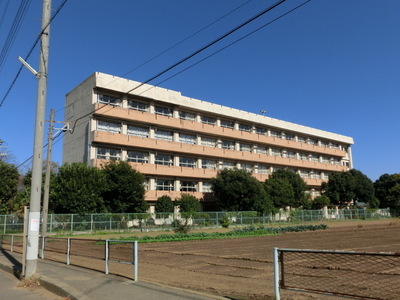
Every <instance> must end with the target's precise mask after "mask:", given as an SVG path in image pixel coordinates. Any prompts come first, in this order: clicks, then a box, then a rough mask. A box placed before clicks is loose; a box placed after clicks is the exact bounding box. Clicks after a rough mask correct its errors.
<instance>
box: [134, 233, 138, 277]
mask: <svg viewBox="0 0 400 300" xmlns="http://www.w3.org/2000/svg"><path fill="white" fill-rule="evenodd" d="M133 264H134V267H133V268H134V274H133V275H134V276H135V277H134V278H135V279H134V280H135V281H138V242H137V241H134V242H133Z"/></svg>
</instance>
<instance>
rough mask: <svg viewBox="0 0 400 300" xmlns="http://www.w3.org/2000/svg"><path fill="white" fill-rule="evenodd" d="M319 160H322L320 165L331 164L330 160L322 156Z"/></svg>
mask: <svg viewBox="0 0 400 300" xmlns="http://www.w3.org/2000/svg"><path fill="white" fill-rule="evenodd" d="M321 158H322V163H324V164H330V163H331V160H330V158H329V157H326V156H322V157H321Z"/></svg>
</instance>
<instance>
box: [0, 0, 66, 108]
mask: <svg viewBox="0 0 400 300" xmlns="http://www.w3.org/2000/svg"><path fill="white" fill-rule="evenodd" d="M67 1H68V0H63V2H62V3H61V4H60V5H59V6H58V8H57V9H56V11H55V13H54V14H53V16H52V17H51V18H50V21H49V23H48V24H47V25H46V26H45V27H44V28H43V29H42V31H41V32H40V34H39V35H38V37H37V38H36V40H35V41H34V43H33V45H32V47H31V49H30V50H29V52H28V54H27V55H26V56H25V58H24V60H25V61H27V60H28V58H29V57H30V56H31V54H32V52H33V50H34V49H35V47H36V45H37V44H38V42H39V41H40V37H41V35H42V34H43V32H44V31H45V30H46V29H47V27H48V26H49V25H50V24H51V22H52V21H53V20H54V19H55V18H56V16H57V15H58V13H59V12H60V11H61V9H62V8H63V7H64V5H65V4H66V3H67ZM22 68H23V66H22V65H21V66H20V67H19V69H18V71H17V74H16V75H15V77H14V79H13V81H12V82H11V84H10V86H9V88H8V89H7V92H6V93H5V95H4V96H3V98H2V99H1V101H0V108H1V107H2V105H3V103H4V101H5V100H6V99H7V97H8V95H9V94H10V92H11V90H12V89H13V87H14V85H15V83H16V82H17V79H18V77H19V75H20V74H21V71H22Z"/></svg>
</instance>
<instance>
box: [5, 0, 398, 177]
mask: <svg viewBox="0 0 400 300" xmlns="http://www.w3.org/2000/svg"><path fill="white" fill-rule="evenodd" d="M303 2H304V0H287V1H286V2H285V3H284V4H282V5H280V6H279V7H278V8H277V9H274V10H273V11H272V12H271V13H267V14H265V15H264V16H262V17H261V18H259V19H257V20H256V21H254V22H252V23H250V24H249V25H247V26H245V27H244V28H242V29H241V30H239V31H237V32H235V33H234V34H232V35H231V36H230V37H229V38H226V39H224V40H223V41H222V42H220V43H217V44H216V45H214V46H213V47H210V48H209V49H208V50H206V51H204V52H202V53H201V54H200V55H198V56H196V57H194V58H193V59H191V60H189V61H188V62H186V63H184V64H183V65H182V66H180V67H178V68H175V69H173V70H172V71H170V72H168V73H167V74H165V75H164V76H162V77H160V78H158V79H156V80H154V81H152V82H150V84H154V85H158V84H159V83H160V82H161V81H164V80H165V79H167V78H168V77H170V76H172V75H174V74H176V73H178V72H180V71H182V70H183V69H185V68H187V67H188V66H190V65H192V64H193V63H196V62H197V61H199V60H201V59H203V58H205V57H206V56H208V55H210V54H212V53H214V52H215V51H218V50H219V49H221V48H223V47H225V46H226V45H228V44H230V43H232V42H234V41H236V40H238V39H240V38H241V37H243V36H244V35H246V34H248V33H250V32H251V31H253V30H255V29H256V28H258V27H260V26H262V25H264V24H266V23H268V22H269V21H271V20H272V19H274V18H276V17H278V16H280V15H281V14H283V13H285V12H287V11H288V10H290V9H292V8H294V7H295V6H297V5H299V4H301V3H303ZM7 3H8V5H7ZM61 3H62V1H61V0H53V5H52V6H53V11H55V10H56V9H57V7H58V6H59V5H60V4H61ZM273 3H275V1H271V0H268V1H267V0H253V1H249V0H201V1H194V0H192V1H190V0H146V1H139V0H114V1H109V0H79V1H77V0H69V1H67V3H66V4H65V6H64V7H63V8H62V9H61V11H60V12H59V14H58V15H57V17H56V18H55V19H54V20H53V22H52V23H51V29H50V57H49V74H48V96H47V107H46V119H48V118H49V113H50V109H51V108H54V109H55V110H56V120H57V121H62V120H63V117H64V101H65V95H66V93H68V92H69V91H70V90H72V89H73V88H74V87H75V86H76V85H78V84H79V83H80V82H81V81H82V80H84V79H85V78H87V77H88V76H89V75H91V74H92V73H93V72H96V71H99V72H104V73H108V74H112V75H116V76H121V77H125V78H128V79H132V80H137V81H146V80H148V79H149V78H151V77H152V76H154V75H156V74H158V73H159V72H160V71H162V70H164V69H166V68H167V67H169V66H171V65H173V64H174V63H176V62H178V61H179V60H180V59H182V58H184V57H186V56H187V55H189V54H191V53H192V52H194V51H196V50H198V49H200V48H201V47H203V46H204V45H206V44H208V43H209V42H211V41H213V40H215V39H216V38H218V37H220V36H222V35H223V34H224V33H226V32H228V31H229V30H231V29H233V28H234V27H236V26H237V25H239V24H241V23H242V22H244V21H246V20H248V19H250V18H251V17H253V16H254V15H256V14H257V13H259V12H261V11H262V10H264V9H265V8H267V7H268V6H270V5H272V4H273ZM19 4H20V1H16V0H11V1H8V0H0V18H1V19H0V46H1V48H3V49H4V46H3V45H4V44H5V41H6V38H7V35H8V33H9V31H10V29H11V25H12V22H13V20H14V18H15V15H16V13H17V9H18V7H19ZM240 6H241V7H240ZM6 7H7V10H6ZM238 7H240V8H239V9H237V10H235V11H234V12H232V13H231V14H229V15H228V16H226V17H224V18H222V19H221V20H220V21H218V22H216V23H214V24H213V25H211V26H209V27H207V28H206V29H205V30H203V31H201V32H200V33H198V34H197V35H195V36H193V37H191V38H190V39H187V40H185V39H186V38H187V37H189V36H191V35H192V34H194V33H196V32H198V31H199V30H200V29H202V28H204V27H206V26H208V25H210V24H211V23H213V22H214V21H216V20H218V19H220V18H221V17H222V16H224V15H226V14H227V13H229V12H230V11H232V10H234V9H236V8H238ZM4 12H5V13H4ZM41 14H42V1H40V0H34V1H31V3H30V5H29V9H28V11H27V13H26V15H25V16H24V19H23V21H22V23H21V25H20V28H19V30H18V32H17V34H16V36H15V39H14V41H13V43H12V44H11V46H10V49H9V53H8V55H7V56H6V58H5V60H4V63H3V65H2V66H1V68H0V103H1V101H2V99H3V97H4V95H5V93H6V91H7V90H8V88H9V86H10V85H11V82H12V80H13V79H14V77H15V75H16V73H17V71H18V68H19V66H20V62H19V61H18V59H17V57H18V56H21V57H26V55H27V54H28V51H29V50H30V49H31V47H32V45H33V43H34V41H35V39H36V37H37V36H38V33H39V32H40V26H41V24H40V19H41ZM183 40H185V41H184V42H182V43H181V44H179V45H178V46H176V47H175V48H173V49H171V50H170V51H168V52H166V53H165V54H163V55H161V56H159V57H158V58H155V59H154V60H152V61H151V62H149V63H147V64H145V65H143V66H141V67H140V68H137V69H136V67H138V66H140V65H142V64H143V63H145V62H146V61H148V60H149V59H151V58H154V57H155V56H157V55H158V54H160V53H162V52H163V51H164V50H166V49H168V48H170V47H171V46H173V45H175V44H177V43H179V42H181V41H183ZM1 48H0V49H1ZM37 48H38V47H36V48H35V50H34V52H33V53H32V55H31V56H30V58H29V59H28V63H29V64H31V65H32V67H34V68H35V69H38V60H39V57H38V51H37V50H38V49H37ZM133 69H135V70H134V71H132V70H133ZM130 71H131V72H130ZM399 80H400V1H398V0H334V1H333V0H313V1H311V2H309V3H307V4H306V5H304V6H302V7H301V8H299V9H297V10H295V11H294V12H292V13H290V14H288V15H286V16H285V17H283V18H281V19H279V20H278V21H276V22H274V23H273V24H271V25H268V26H266V27H264V28H263V29H261V30H259V31H257V32H255V33H254V34H252V35H250V36H248V37H247V38H244V39H243V40H241V41H239V42H237V43H235V44H234V45H232V46H230V47H228V48H227V49H225V50H223V51H221V52H219V53H217V54H215V55H213V56H212V57H210V58H209V59H207V60H205V61H203V62H201V63H199V64H197V65H195V66H193V67H192V68H190V69H188V70H187V71H184V72H182V73H180V74H178V75H176V76H175V77H173V78H171V79H169V80H167V81H164V82H162V83H161V84H159V85H160V86H161V87H164V88H167V89H172V90H177V91H180V92H181V93H182V94H183V95H185V96H188V97H192V98H196V99H200V100H204V101H209V102H214V103H218V104H221V105H225V106H230V107H234V108H237V109H241V110H245V111H250V112H253V113H260V111H261V110H266V111H267V113H266V115H268V116H270V117H273V118H277V119H281V120H285V121H289V122H294V123H298V124H301V125H306V126H310V127H315V128H318V129H321V130H326V131H331V132H334V133H338V134H342V135H346V136H350V137H353V138H354V142H355V144H354V146H353V160H354V167H355V168H356V169H358V170H360V171H362V172H363V173H364V174H366V175H367V176H368V177H369V178H370V179H371V180H376V179H377V178H379V176H380V175H382V174H384V173H389V174H393V173H399V172H400V170H399V166H400V136H399V135H400V134H399V132H400V131H399V128H398V124H399V121H398V120H399V116H400V83H399ZM36 92H37V80H36V78H35V77H34V76H33V75H32V74H31V73H30V72H29V71H28V70H26V69H23V70H22V72H21V75H20V76H19V78H18V79H17V81H16V83H15V85H14V87H13V88H12V90H11V92H10V94H9V95H8V97H7V98H6V99H5V100H4V102H3V105H2V106H1V107H0V139H2V140H4V141H5V143H4V145H5V146H7V150H8V152H9V153H10V154H11V155H12V156H13V160H12V162H13V163H15V164H17V165H18V164H21V163H22V162H24V161H25V160H26V159H27V158H29V157H30V156H32V153H33V135H34V120H35V110H36ZM47 126H48V125H46V127H47ZM46 136H47V133H46ZM46 139H47V138H46ZM53 160H54V161H56V162H59V163H60V164H61V162H62V140H59V141H57V142H56V143H55V145H54V150H53ZM22 167H24V168H25V169H29V168H30V167H31V161H29V162H28V163H26V164H25V165H23V166H22Z"/></svg>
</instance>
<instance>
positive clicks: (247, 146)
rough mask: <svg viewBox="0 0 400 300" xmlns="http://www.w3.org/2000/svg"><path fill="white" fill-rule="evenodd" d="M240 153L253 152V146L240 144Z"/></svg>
mask: <svg viewBox="0 0 400 300" xmlns="http://www.w3.org/2000/svg"><path fill="white" fill-rule="evenodd" d="M240 151H246V152H251V145H249V144H240Z"/></svg>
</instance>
